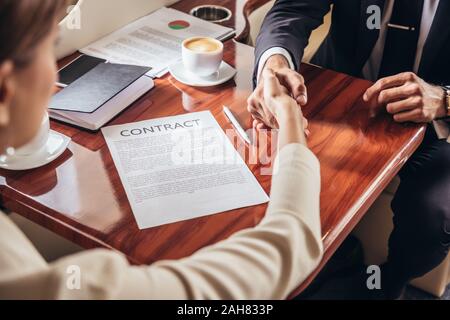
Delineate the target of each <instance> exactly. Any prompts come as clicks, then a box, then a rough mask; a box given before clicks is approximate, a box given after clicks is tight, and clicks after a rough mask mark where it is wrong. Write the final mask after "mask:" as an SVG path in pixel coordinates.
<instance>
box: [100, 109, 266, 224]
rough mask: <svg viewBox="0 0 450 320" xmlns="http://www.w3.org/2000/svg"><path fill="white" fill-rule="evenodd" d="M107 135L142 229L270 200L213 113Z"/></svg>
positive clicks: (150, 122) (119, 128) (120, 129)
mask: <svg viewBox="0 0 450 320" xmlns="http://www.w3.org/2000/svg"><path fill="white" fill-rule="evenodd" d="M102 131H103V135H104V137H105V139H106V142H107V144H108V147H109V149H110V151H111V154H112V157H113V159H114V163H115V164H116V167H117V170H118V172H119V175H120V178H121V181H122V183H123V185H124V188H125V191H126V193H127V196H128V199H129V201H130V204H131V207H132V210H133V213H134V216H135V218H136V221H137V224H138V226H139V228H140V229H146V228H151V227H156V226H161V225H164V224H168V223H174V222H178V221H184V220H189V219H193V218H198V217H202V216H207V215H211V214H215V213H221V212H225V211H229V210H233V209H237V208H243V207H249V206H253V205H258V204H262V203H266V202H268V201H269V198H268V196H267V194H266V193H265V191H264V190H263V189H262V187H261V186H260V185H259V183H258V181H257V180H256V178H255V177H254V176H253V174H252V173H251V171H250V170H249V168H248V167H247V165H246V164H245V162H244V161H243V159H242V158H241V157H240V155H239V153H238V152H237V151H236V150H235V149H234V147H233V145H232V143H231V142H230V140H229V138H228V137H227V136H226V135H225V133H224V131H223V130H222V128H221V127H220V126H219V124H218V123H217V121H216V120H215V119H214V117H213V116H212V114H211V113H210V112H200V113H191V114H185V115H180V116H175V117H168V118H161V119H155V120H148V121H143V122H138V123H132V124H126V125H120V126H112V127H107V128H103V129H102Z"/></svg>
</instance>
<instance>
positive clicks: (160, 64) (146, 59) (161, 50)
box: [80, 7, 234, 77]
mask: <svg viewBox="0 0 450 320" xmlns="http://www.w3.org/2000/svg"><path fill="white" fill-rule="evenodd" d="M233 34H234V30H233V29H231V28H226V27H223V26H220V25H217V24H214V23H211V22H207V21H204V20H200V19H198V18H196V17H193V16H191V15H188V14H186V13H183V12H181V11H178V10H175V9H170V8H164V7H163V8H161V9H159V10H157V11H155V12H153V13H151V14H150V15H148V16H145V17H143V18H141V19H138V20H136V21H134V22H132V23H130V24H129V25H127V26H126V27H124V28H122V29H120V30H118V31H116V32H113V33H111V34H110V35H108V36H106V37H104V38H102V39H100V40H98V41H96V42H94V43H92V44H90V45H89V46H87V47H85V48H83V49H81V50H80V51H81V52H82V53H84V54H87V55H90V56H94V57H97V58H101V59H105V60H108V61H109V62H111V63H118V64H131V65H139V66H144V67H151V68H152V69H151V70H150V72H149V73H148V74H147V75H148V76H151V77H159V76H162V75H164V74H165V73H166V72H167V70H168V67H169V66H170V65H171V64H172V63H175V62H176V61H178V60H179V59H181V44H182V42H183V41H184V40H185V39H187V38H190V37H194V36H201V37H212V38H216V39H218V40H224V39H227V38H230V37H231V36H232V35H233Z"/></svg>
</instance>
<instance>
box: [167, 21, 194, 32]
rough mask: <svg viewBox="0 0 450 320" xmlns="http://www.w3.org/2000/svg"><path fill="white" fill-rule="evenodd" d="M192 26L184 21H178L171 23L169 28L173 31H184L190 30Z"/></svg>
mask: <svg viewBox="0 0 450 320" xmlns="http://www.w3.org/2000/svg"><path fill="white" fill-rule="evenodd" d="M190 26H191V25H190V24H189V22H187V21H184V20H176V21H172V22H170V23H169V28H170V29H173V30H183V29H187V28H189V27H190Z"/></svg>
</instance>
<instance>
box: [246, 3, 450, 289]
mask: <svg viewBox="0 0 450 320" xmlns="http://www.w3.org/2000/svg"><path fill="white" fill-rule="evenodd" d="M332 4H333V5H334V6H333V12H332V14H333V16H332V25H331V30H330V33H329V34H328V36H327V38H326V39H325V41H324V42H323V43H322V45H321V47H320V48H319V50H318V52H317V53H316V55H315V56H314V57H313V60H312V63H314V64H316V65H319V66H323V67H325V68H329V69H333V70H336V71H339V72H343V73H347V74H350V75H353V76H356V77H363V78H366V79H369V80H373V81H376V83H375V84H374V85H373V86H372V87H371V88H369V89H368V90H367V92H366V93H365V95H364V100H365V101H366V102H371V103H376V104H378V105H380V106H384V107H386V110H387V111H388V112H389V113H390V114H392V115H393V119H394V121H397V122H416V123H429V125H428V129H427V133H426V138H425V140H424V142H423V144H422V145H421V147H420V148H419V149H418V150H417V151H416V153H415V154H414V155H413V157H412V158H411V159H410V160H409V161H408V163H407V164H406V165H405V167H404V168H403V169H402V171H401V172H400V177H401V184H400V187H399V189H398V191H397V193H396V195H395V197H394V200H393V202H392V208H393V211H394V214H395V216H394V225H395V228H394V231H393V233H392V235H391V237H390V241H389V258H388V262H387V263H386V264H385V265H383V266H382V286H383V294H384V295H385V297H386V298H397V297H398V296H400V294H401V292H402V290H403V288H404V287H405V286H406V284H407V283H408V282H409V281H410V280H411V279H413V278H416V277H419V276H422V275H424V274H426V273H427V272H429V271H430V270H432V269H433V268H434V267H436V266H437V265H439V264H440V263H441V262H442V261H443V260H444V259H445V257H446V256H447V254H448V250H449V243H450V144H449V142H450V138H449V123H448V119H449V118H448V116H449V115H450V112H449V108H450V106H449V104H450V90H449V89H448V88H447V87H446V86H447V85H450V23H449V19H450V1H448V0H440V1H439V0H395V1H394V0H334V1H333V0H278V1H276V3H275V5H274V7H273V9H272V10H271V11H270V12H269V14H268V15H267V17H266V19H265V21H264V24H263V26H262V30H261V33H260V35H259V37H258V40H257V45H256V68H255V77H254V78H255V87H256V89H255V91H254V93H253V95H252V96H251V97H250V98H249V101H248V103H249V107H248V108H249V111H250V112H251V113H252V115H253V117H254V118H255V125H256V126H261V125H262V124H266V125H268V126H272V127H274V126H276V123H275V122H274V121H273V115H271V114H270V112H269V111H268V109H267V108H265V106H264V98H263V94H262V91H261V85H262V83H261V82H260V81H259V79H258V78H259V75H260V73H261V72H262V70H263V69H264V68H269V69H272V70H274V71H275V72H276V74H277V76H278V77H279V78H280V80H282V82H283V84H284V85H285V87H286V89H287V90H289V91H290V92H291V94H292V95H293V96H294V97H295V98H296V100H297V102H298V103H299V105H300V106H304V105H306V104H307V101H308V92H307V88H306V86H305V83H304V80H303V77H302V76H301V68H300V67H301V61H302V57H303V52H304V49H305V47H306V46H307V44H308V39H309V37H310V34H311V32H312V30H314V29H315V28H317V27H318V26H320V25H321V24H322V23H323V17H324V16H325V15H326V14H327V13H328V12H329V10H330V8H331V5H332ZM377 11H378V12H379V13H380V17H379V22H380V23H379V24H378V26H377V22H376V21H377V17H376V15H377ZM380 134H382V133H380Z"/></svg>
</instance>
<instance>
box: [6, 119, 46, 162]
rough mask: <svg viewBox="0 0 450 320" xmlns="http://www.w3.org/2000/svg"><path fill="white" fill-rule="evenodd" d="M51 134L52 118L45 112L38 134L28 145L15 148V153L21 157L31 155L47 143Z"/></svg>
mask: <svg viewBox="0 0 450 320" xmlns="http://www.w3.org/2000/svg"><path fill="white" fill-rule="evenodd" d="M49 135H50V119H49V116H48V113H47V112H46V113H45V114H44V118H43V119H42V123H41V127H40V128H39V131H38V133H37V134H36V136H35V137H34V138H33V139H32V140H31V141H30V142H28V143H27V144H26V145H24V146H22V147H20V148H17V149H16V150H15V155H16V156H19V157H27V156H31V155H33V154H35V153H37V152H38V151H40V150H41V149H42V148H44V146H45V145H46V144H47V141H48V138H49Z"/></svg>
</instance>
